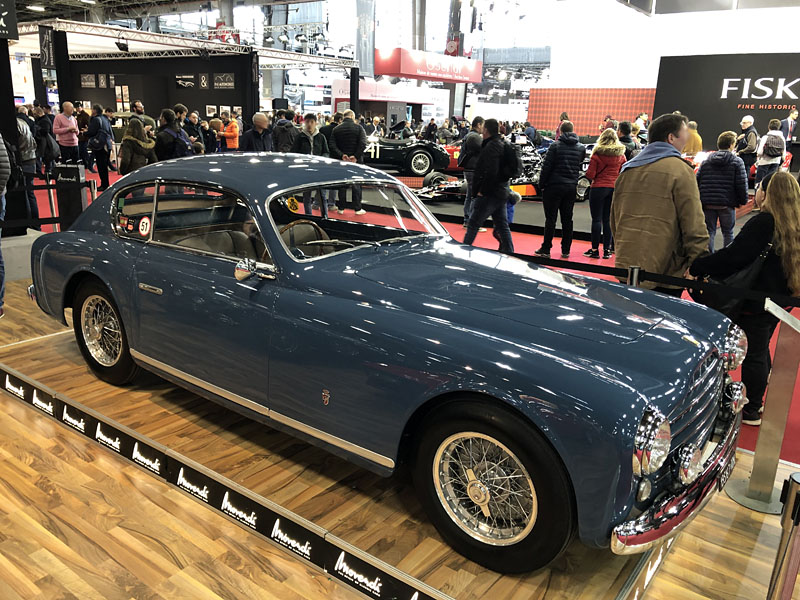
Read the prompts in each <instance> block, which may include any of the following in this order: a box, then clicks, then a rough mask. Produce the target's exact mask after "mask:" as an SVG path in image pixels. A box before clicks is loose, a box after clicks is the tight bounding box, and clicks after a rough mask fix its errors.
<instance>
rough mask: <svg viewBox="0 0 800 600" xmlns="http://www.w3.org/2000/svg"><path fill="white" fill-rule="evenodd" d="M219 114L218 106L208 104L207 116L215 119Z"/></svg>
mask: <svg viewBox="0 0 800 600" xmlns="http://www.w3.org/2000/svg"><path fill="white" fill-rule="evenodd" d="M216 113H217V105H216V104H206V116H207V117H213V116H214V115H215V114H216Z"/></svg>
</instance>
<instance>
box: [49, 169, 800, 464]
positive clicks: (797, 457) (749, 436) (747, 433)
mask: <svg viewBox="0 0 800 600" xmlns="http://www.w3.org/2000/svg"><path fill="white" fill-rule="evenodd" d="M87 177H91V178H93V179H95V180H97V181H98V183H99V180H98V177H97V175H96V174H94V173H87ZM117 179H119V175H117V173H115V172H111V173H110V181H111V183H114V182H115V181H116V180H117ZM37 183H40V180H37ZM36 197H37V199H38V200H39V212H40V215H41V216H42V217H49V216H50V205H49V202H48V199H47V193H46V192H45V191H37V192H36ZM334 214H335V213H334ZM348 218H350V219H354V218H355V216H354V215H349V214H348ZM444 226H445V228H446V229H447V231H449V232H450V234H451V235H452V236H453V237H454V238H455V239H457V240H463V239H464V232H465V230H464V228H463V227H462V226H461V225H458V224H454V223H444ZM43 229H44V230H45V231H50V226H44V227H43ZM541 243H542V238H541V236H538V235H529V234H523V233H514V248H515V250H516V251H517V252H519V253H522V254H533V253H534V251H536V250H537V249H538V248H539V247H540V246H541ZM558 244H559V239H556V240H555V245H554V248H553V255H552V256H553V258H560V250H561V249H560V246H559V245H558ZM475 245H476V246H479V247H482V248H492V249H497V240H495V239H494V237H492V231H491V229H489V230H487V231H485V232H482V233H479V234H478V237H477V239H476V240H475ZM590 247H591V244H590V243H589V242H584V241H580V240H575V241H574V242H573V244H572V252H571V256H570V260H571V261H573V262H579V263H585V264H600V265H603V266H609V267H613V266H614V261H613V260H602V259H589V258H586V257H585V256H583V253H584V252H585V251H586V250H588V249H589V248H590ZM599 277H602V276H599ZM604 278H606V279H610V278H607V277H604ZM684 298H688V294H684ZM776 340H777V332H776V334H775V337H774V338H773V340H772V344H773V350H774V347H775V343H776ZM738 378H739V374H738V372H737V373H735V374H734V379H738ZM758 432H759V428H758V427H750V426H747V425H745V426H743V427H742V434H741V437H740V440H739V445H740V447H742V448H746V449H748V450H755V447H756V440H757V438H758ZM798 434H800V386H795V390H794V396H793V398H792V408H791V410H790V412H789V421H788V423H787V426H786V433H785V436H784V440H783V447H782V448H781V458H782V459H784V460H787V461H790V462H794V463H800V435H798Z"/></svg>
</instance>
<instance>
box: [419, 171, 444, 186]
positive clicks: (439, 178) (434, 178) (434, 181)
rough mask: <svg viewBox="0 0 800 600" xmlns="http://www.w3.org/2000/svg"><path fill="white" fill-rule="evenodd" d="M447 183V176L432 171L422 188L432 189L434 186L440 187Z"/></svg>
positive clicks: (423, 182)
mask: <svg viewBox="0 0 800 600" xmlns="http://www.w3.org/2000/svg"><path fill="white" fill-rule="evenodd" d="M445 181H447V175H445V174H444V173H439V172H438V171H431V172H430V173H428V174H427V175H425V178H424V179H423V180H422V187H431V186H432V185H439V184H440V183H443V182H445Z"/></svg>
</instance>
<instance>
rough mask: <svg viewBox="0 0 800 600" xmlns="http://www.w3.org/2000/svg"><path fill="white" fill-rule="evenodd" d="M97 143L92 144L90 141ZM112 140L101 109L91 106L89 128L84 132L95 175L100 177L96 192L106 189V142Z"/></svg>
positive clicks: (111, 134)
mask: <svg viewBox="0 0 800 600" xmlns="http://www.w3.org/2000/svg"><path fill="white" fill-rule="evenodd" d="M93 138H94V139H96V140H97V143H95V144H93V143H92V141H91V140H92V139H93ZM112 138H113V133H112V131H111V124H110V123H109V122H108V119H106V118H105V117H104V116H103V107H102V106H100V105H99V104H95V105H94V106H92V118H91V119H89V128H88V129H87V130H86V139H87V142H88V144H89V148H90V149H91V151H92V154H93V155H94V159H95V162H96V163H97V174H98V175H99V176H100V186H99V187H98V188H97V190H98V191H102V190H104V189H106V188H107V187H108V185H109V184H108V157H109V154H108V142H109V140H111V139H112Z"/></svg>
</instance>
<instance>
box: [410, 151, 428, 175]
mask: <svg viewBox="0 0 800 600" xmlns="http://www.w3.org/2000/svg"><path fill="white" fill-rule="evenodd" d="M430 168H431V159H430V157H429V156H428V155H427V154H425V153H424V152H418V153H416V154H414V156H412V157H411V170H412V171H414V173H416V174H417V175H424V174H425V173H427V172H428V171H429V170H430Z"/></svg>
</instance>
